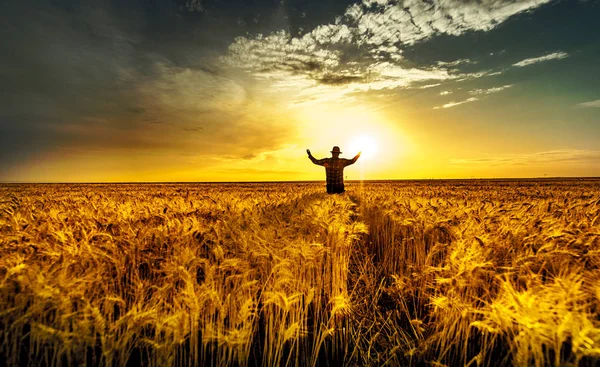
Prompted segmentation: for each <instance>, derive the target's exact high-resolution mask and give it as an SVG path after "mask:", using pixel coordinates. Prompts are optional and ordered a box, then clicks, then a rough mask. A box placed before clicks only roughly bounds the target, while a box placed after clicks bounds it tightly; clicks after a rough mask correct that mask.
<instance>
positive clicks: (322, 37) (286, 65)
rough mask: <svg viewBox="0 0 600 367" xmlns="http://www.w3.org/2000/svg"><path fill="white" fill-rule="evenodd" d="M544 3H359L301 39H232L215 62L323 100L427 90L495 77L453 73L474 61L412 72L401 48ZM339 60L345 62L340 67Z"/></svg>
mask: <svg viewBox="0 0 600 367" xmlns="http://www.w3.org/2000/svg"><path fill="white" fill-rule="evenodd" d="M548 1H550V0H519V1H517V0H481V1H477V2H475V1H464V0H433V1H427V2H425V1H421V0H404V1H400V0H363V2H362V3H358V4H354V5H352V6H350V7H348V8H347V9H346V11H345V14H344V16H343V17H338V18H336V21H335V22H334V23H333V24H324V25H319V26H317V27H315V28H314V29H313V30H311V31H309V32H307V33H306V34H304V35H302V36H298V37H293V36H292V35H291V34H290V33H289V32H287V31H279V32H274V33H271V34H269V35H266V36H263V35H256V36H254V37H238V38H237V39H235V41H234V42H233V43H232V44H231V45H230V46H229V53H228V55H226V56H224V57H223V58H222V59H221V61H222V65H225V66H228V67H231V68H237V69H242V70H245V71H247V72H248V73H249V74H250V75H252V76H253V77H255V78H258V79H262V80H265V81H268V82H270V83H272V84H273V85H275V86H276V87H277V88H278V89H280V90H281V89H285V88H302V91H303V92H304V93H309V92H310V91H313V92H315V93H316V94H317V95H319V96H321V97H322V98H324V99H327V98H329V97H330V96H331V95H335V96H338V97H339V96H340V95H346V94H348V93H351V92H356V91H367V90H381V89H394V88H411V87H417V88H428V87H431V86H436V85H439V84H441V83H440V82H442V81H446V80H455V81H462V80H472V79H475V78H481V77H484V76H489V75H497V74H499V73H500V72H499V71H496V72H493V71H489V70H488V71H480V72H475V73H468V74H465V73H459V72H458V71H457V70H455V69H454V68H455V67H456V66H458V65H463V64H473V63H475V62H474V61H472V60H470V59H459V60H455V61H450V62H444V61H440V62H438V63H437V66H436V67H433V68H431V67H429V68H420V67H418V66H414V65H411V64H409V63H407V62H406V61H405V60H404V58H403V55H402V46H406V45H412V44H414V43H417V42H422V41H425V40H426V39H428V38H430V37H432V36H434V35H437V34H450V35H455V36H458V35H461V34H463V33H465V32H467V31H473V30H476V31H489V30H491V29H493V28H495V27H496V26H497V25H498V24H500V23H502V22H503V21H505V20H506V19H508V18H509V17H511V16H513V15H515V14H518V13H520V12H523V11H528V10H531V9H534V8H536V7H538V6H540V5H542V4H544V3H547V2H548ZM347 58H350V59H352V60H353V61H352V62H342V60H345V59H347ZM428 81H429V82H430V83H428V84H426V85H421V84H425V83H426V82H428ZM431 82H434V83H431ZM492 92H493V91H491V92H490V93H492ZM326 96H329V97H326ZM318 99H319V98H315V99H313V101H316V100H318ZM470 101H471V100H470V99H469V100H467V101H462V102H455V103H457V104H461V103H466V102H470ZM449 107H452V105H451V106H449ZM443 108H447V107H443Z"/></svg>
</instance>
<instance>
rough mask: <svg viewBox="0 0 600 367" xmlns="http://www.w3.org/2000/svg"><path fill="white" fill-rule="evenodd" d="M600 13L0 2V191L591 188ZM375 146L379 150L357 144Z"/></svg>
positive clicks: (598, 150) (586, 6)
mask: <svg viewBox="0 0 600 367" xmlns="http://www.w3.org/2000/svg"><path fill="white" fill-rule="evenodd" d="M599 19H600V1H597V0H563V1H549V0H522V1H510V0H479V1H474V0H407V1H388V0H363V1H362V2H360V1H340V0H336V1H334V0H315V1H308V0H292V1H287V0H282V1H261V0H253V1H248V0H179V1H174V0H138V1H129V0H114V1H102V0H99V1H85V0H84V1H66V0H65V1H16V0H15V1H11V0H9V1H3V2H2V3H1V4H0V46H1V49H2V56H1V57H0V181H5V182H6V181H8V182H13V181H31V182H65V181H69V182H74V181H82V182H86V181H87V182H89V181H93V182H98V181H102V182H108V181H110V182H112V181H265V180H284V181H292V180H324V178H325V174H324V169H323V167H318V166H315V165H313V164H312V163H311V162H310V161H309V160H308V159H307V157H306V149H307V148H310V149H311V151H312V152H313V154H314V155H315V157H317V158H323V157H326V156H329V155H330V154H329V151H330V150H331V148H332V147H333V146H334V145H339V146H340V148H341V150H342V152H343V154H342V156H343V157H348V158H351V157H352V156H354V155H355V154H356V153H357V151H358V150H359V149H363V150H366V151H367V153H371V154H370V155H371V156H370V157H368V156H366V157H364V158H365V159H362V158H361V159H360V160H359V161H358V162H357V163H356V164H355V165H354V166H350V167H348V168H347V169H346V176H347V178H348V179H413V178H415V179H418V178H471V177H476V178H483V177H540V176H541V177H543V176H545V175H547V176H549V177H550V176H600V66H599V65H600V21H599ZM357 139H358V140H360V139H370V140H371V141H372V142H374V143H375V145H376V146H375V147H363V146H361V144H360V143H359V144H357V143H356V140H357Z"/></svg>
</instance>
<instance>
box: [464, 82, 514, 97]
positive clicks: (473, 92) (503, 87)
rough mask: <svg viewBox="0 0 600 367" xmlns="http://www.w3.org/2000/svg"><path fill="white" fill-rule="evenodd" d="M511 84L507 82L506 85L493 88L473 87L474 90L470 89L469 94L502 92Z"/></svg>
mask: <svg viewBox="0 0 600 367" xmlns="http://www.w3.org/2000/svg"><path fill="white" fill-rule="evenodd" d="M512 86H513V84H507V85H503V86H501V87H493V88H488V89H474V90H472V91H470V92H469V94H471V95H482V94H492V93H498V92H502V91H503V90H505V89H508V88H511V87H512Z"/></svg>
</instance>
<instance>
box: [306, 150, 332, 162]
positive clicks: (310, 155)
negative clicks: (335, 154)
mask: <svg viewBox="0 0 600 367" xmlns="http://www.w3.org/2000/svg"><path fill="white" fill-rule="evenodd" d="M306 153H308V159H310V160H311V162H313V163H314V164H316V165H318V166H322V165H323V164H324V163H325V161H326V160H327V158H323V159H316V158H315V157H313V156H312V154H311V153H310V149H306Z"/></svg>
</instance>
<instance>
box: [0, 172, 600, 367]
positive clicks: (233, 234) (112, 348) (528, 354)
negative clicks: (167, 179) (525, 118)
mask: <svg viewBox="0 0 600 367" xmlns="http://www.w3.org/2000/svg"><path fill="white" fill-rule="evenodd" d="M322 191H323V188H322V187H321V185H320V184H317V183H293V184H292V183H289V184H284V183H282V184H231V185H220V184H165V185H142V184H140V185H125V184H123V185H3V186H0V246H1V247H0V252H1V258H0V329H1V330H2V331H1V334H0V335H1V336H0V342H1V344H2V349H1V350H0V354H1V356H0V358H2V357H4V359H5V360H6V361H7V364H9V365H17V364H19V363H21V364H23V363H31V364H45V365H57V366H58V365H65V364H67V365H126V364H139V363H142V364H146V365H156V366H166V365H182V366H195V365H197V366H204V365H214V366H222V365H237V366H258V365H260V366H280V365H286V366H293V365H308V366H316V365H320V364H322V363H325V362H331V363H333V362H335V363H343V364H346V365H417V364H422V363H429V364H435V365H489V364H505V365H511V364H517V365H535V366H542V365H557V366H558V365H565V364H571V365H576V364H581V363H583V364H585V363H589V362H593V361H596V360H597V359H598V358H600V321H599V319H600V318H599V315H600V280H599V279H600V276H599V275H600V268H599V265H600V181H595V180H587V181H576V180H572V181H543V180H542V181H522V182H512V181H420V182H395V183H392V182H380V183H378V182H371V183H364V184H360V185H358V184H352V183H350V184H349V185H348V191H347V193H346V194H344V195H341V196H328V195H326V194H325V193H323V192H322Z"/></svg>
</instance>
